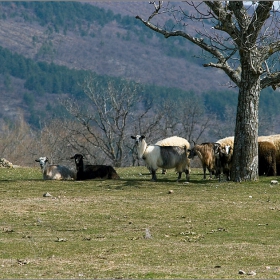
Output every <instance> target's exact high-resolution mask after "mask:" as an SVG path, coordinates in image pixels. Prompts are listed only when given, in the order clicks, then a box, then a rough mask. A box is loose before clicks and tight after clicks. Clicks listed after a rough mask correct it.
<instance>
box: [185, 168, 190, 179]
mask: <svg viewBox="0 0 280 280" xmlns="http://www.w3.org/2000/svg"><path fill="white" fill-rule="evenodd" d="M185 173H186V182H189V181H190V172H189V170H185Z"/></svg>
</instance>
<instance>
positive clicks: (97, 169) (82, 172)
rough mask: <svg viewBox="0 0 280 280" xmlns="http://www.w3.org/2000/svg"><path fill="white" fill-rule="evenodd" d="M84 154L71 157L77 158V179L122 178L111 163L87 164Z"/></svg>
mask: <svg viewBox="0 0 280 280" xmlns="http://www.w3.org/2000/svg"><path fill="white" fill-rule="evenodd" d="M83 158H84V157H83V155H81V154H75V155H74V156H73V157H71V159H74V160H75V164H76V169H77V180H87V179H120V176H119V175H118V174H117V172H116V170H115V169H114V168H113V167H112V166H110V165H89V164H87V165H85V164H84V161H83Z"/></svg>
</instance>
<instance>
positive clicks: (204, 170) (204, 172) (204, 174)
mask: <svg viewBox="0 0 280 280" xmlns="http://www.w3.org/2000/svg"><path fill="white" fill-rule="evenodd" d="M203 179H204V180H205V179H206V166H205V165H203Z"/></svg>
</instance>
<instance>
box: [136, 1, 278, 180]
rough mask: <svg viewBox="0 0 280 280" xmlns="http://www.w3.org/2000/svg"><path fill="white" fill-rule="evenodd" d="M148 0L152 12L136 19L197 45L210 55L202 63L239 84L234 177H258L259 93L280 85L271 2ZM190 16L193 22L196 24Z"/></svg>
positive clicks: (275, 13)
mask: <svg viewBox="0 0 280 280" xmlns="http://www.w3.org/2000/svg"><path fill="white" fill-rule="evenodd" d="M150 3H151V4H153V6H154V11H153V13H152V14H151V15H150V16H149V17H148V19H147V20H145V19H144V18H143V17H140V16H139V15H137V16H136V18H137V19H139V20H140V21H141V22H142V23H144V24H145V25H146V26H147V27H148V28H150V29H152V30H154V31H156V32H158V33H161V34H162V35H164V36H165V38H169V37H174V36H180V37H183V38H185V39H186V40H188V41H189V42H192V43H193V44H195V45H196V46H198V47H200V48H201V49H202V50H203V52H205V53H206V54H210V57H209V56H208V61H207V62H206V63H205V64H204V66H205V67H214V68H219V69H222V70H223V71H224V72H225V73H226V74H227V75H228V77H229V78H230V80H231V82H232V83H234V84H235V85H236V86H237V87H238V88H239V97H238V105H237V106H238V107H237V113H236V125H235V140H234V156H233V168H232V180H233V181H243V180H257V179H258V145H257V137H258V108H259V97H260V92H261V90H262V89H264V88H266V87H269V86H272V87H273V88H274V89H275V88H277V87H278V86H279V83H280V72H279V57H277V55H279V50H280V39H279V18H278V16H277V13H278V12H277V11H275V10H274V6H273V1H257V2H253V4H252V5H251V6H244V3H243V2H242V1H223V2H222V1H203V2H186V1H184V2H183V3H182V6H181V5H179V6H176V5H175V3H171V4H170V3H169V4H167V6H164V5H163V1H159V2H157V3H156V2H150ZM186 5H187V6H186ZM185 7H186V9H185ZM168 15H169V16H172V18H173V21H175V22H174V26H172V27H171V28H169V29H168V27H170V21H169V24H168V25H164V23H165V22H166V21H167V19H168ZM188 20H190V21H192V22H194V21H197V25H196V26H195V28H193V26H194V24H191V25H188V22H187V21H188ZM209 24H210V25H211V27H210V26H209ZM191 27H192V28H191Z"/></svg>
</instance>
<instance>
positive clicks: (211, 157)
mask: <svg viewBox="0 0 280 280" xmlns="http://www.w3.org/2000/svg"><path fill="white" fill-rule="evenodd" d="M217 145H219V144H217V143H202V144H200V145H199V144H195V145H194V147H193V148H192V149H191V150H189V152H190V154H189V158H190V159H193V158H194V157H195V156H198V157H199V159H200V161H201V164H202V168H203V179H206V168H207V169H208V171H209V173H210V178H211V179H212V174H215V172H216V167H215V161H216V156H215V150H216V146H217Z"/></svg>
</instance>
